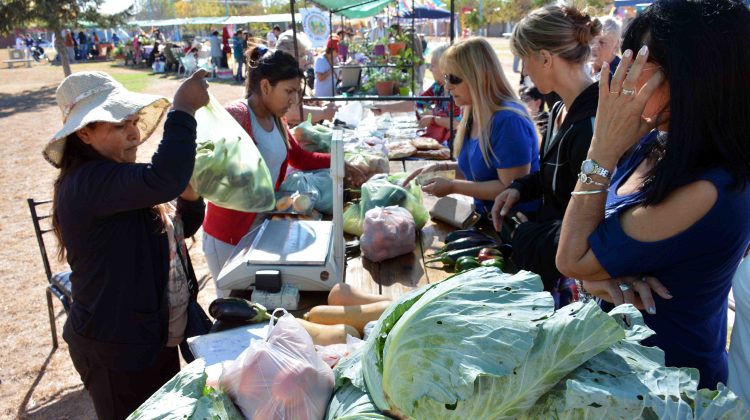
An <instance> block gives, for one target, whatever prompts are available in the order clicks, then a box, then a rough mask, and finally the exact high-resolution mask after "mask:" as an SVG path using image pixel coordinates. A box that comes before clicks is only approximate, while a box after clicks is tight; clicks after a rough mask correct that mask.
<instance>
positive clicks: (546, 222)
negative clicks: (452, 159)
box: [492, 5, 601, 305]
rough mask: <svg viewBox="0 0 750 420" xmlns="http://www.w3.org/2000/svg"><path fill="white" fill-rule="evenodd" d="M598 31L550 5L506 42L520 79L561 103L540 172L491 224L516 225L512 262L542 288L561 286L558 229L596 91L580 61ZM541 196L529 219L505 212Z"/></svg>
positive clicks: (514, 190)
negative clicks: (512, 221)
mask: <svg viewBox="0 0 750 420" xmlns="http://www.w3.org/2000/svg"><path fill="white" fill-rule="evenodd" d="M600 28H601V25H600V24H599V21H597V20H596V19H594V20H592V19H591V18H589V16H588V15H585V14H582V13H581V12H579V11H578V10H577V9H575V8H573V7H561V6H557V5H549V6H545V7H542V8H540V9H537V10H534V11H533V12H531V13H529V15H528V16H526V17H525V18H523V19H522V20H521V21H520V22H519V23H518V24H517V25H516V27H515V29H514V31H513V37H512V38H511V49H512V50H513V53H514V54H517V55H518V56H519V57H521V60H522V61H523V69H524V70H523V72H524V74H528V75H529V77H530V78H531V80H532V81H533V82H534V85H536V87H537V89H539V91H540V92H541V93H543V94H547V93H550V92H553V91H554V92H557V93H558V94H559V95H560V96H561V97H562V100H561V101H559V102H557V103H556V104H555V105H554V106H553V107H552V109H551V111H550V115H549V118H548V122H549V123H548V125H547V130H546V133H545V136H544V137H543V138H542V146H541V170H540V171H539V172H537V173H532V174H530V175H527V176H525V177H523V178H520V179H517V180H516V181H515V182H513V184H511V185H510V187H509V188H508V189H506V190H505V191H503V192H502V193H501V194H500V195H498V196H497V198H496V199H495V204H494V206H493V207H492V221H493V223H494V225H495V229H496V230H498V231H500V230H501V228H502V223H503V219H504V218H505V217H506V216H507V217H513V216H516V217H517V220H519V221H521V222H522V223H521V224H519V225H518V226H517V227H516V229H515V232H514V233H513V238H512V244H513V251H514V252H513V262H514V263H515V264H516V266H517V267H518V268H520V269H523V270H529V271H533V272H535V273H537V274H539V275H540V276H541V277H542V282H543V283H544V289H545V290H548V291H552V290H553V289H555V288H556V287H557V286H558V283H560V282H561V281H562V280H561V278H562V277H563V276H562V275H561V274H560V272H559V271H558V270H557V267H556V266H555V255H556V254H557V244H558V240H559V238H560V227H561V224H562V218H563V215H564V214H565V209H566V208H567V206H568V201H570V192H571V191H573V188H575V185H576V182H577V181H578V171H579V169H580V168H581V162H583V160H584V159H586V152H587V151H588V150H589V145H590V144H591V136H592V135H593V132H594V117H595V116H596V105H597V101H598V99H599V87H598V84H596V83H594V81H593V79H592V78H591V76H590V75H589V73H588V70H587V69H586V63H587V61H588V59H589V55H590V52H591V49H590V47H589V45H590V44H591V40H592V39H593V38H594V37H596V36H597V35H598V34H599V31H600ZM540 199H541V201H542V204H541V206H540V208H539V211H537V212H536V213H535V214H533V215H525V214H524V215H516V214H515V212H514V211H511V209H513V208H514V207H516V206H517V205H518V203H520V202H524V201H534V200H540ZM527 216H528V217H529V218H530V219H531V220H530V221H527V220H528V219H527ZM561 287H565V282H564V281H562V285H561ZM564 303H566V302H560V304H561V305H562V304H564Z"/></svg>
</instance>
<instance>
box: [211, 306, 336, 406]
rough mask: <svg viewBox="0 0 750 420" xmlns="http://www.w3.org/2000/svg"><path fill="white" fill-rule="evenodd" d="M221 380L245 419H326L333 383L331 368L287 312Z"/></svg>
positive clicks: (236, 360)
mask: <svg viewBox="0 0 750 420" xmlns="http://www.w3.org/2000/svg"><path fill="white" fill-rule="evenodd" d="M220 384H221V387H222V389H225V390H226V391H227V393H229V395H231V396H232V398H233V399H234V402H235V403H236V404H237V405H238V406H239V407H240V410H242V413H243V414H244V415H245V417H246V418H249V419H276V420H318V419H321V418H323V417H324V415H325V412H326V407H327V404H328V400H329V399H330V398H331V394H332V393H333V386H334V383H333V371H331V368H330V367H328V365H327V364H326V363H325V362H324V361H323V359H321V358H320V356H319V355H318V354H317V353H316V352H315V346H314V345H313V342H312V339H311V338H310V335H309V334H308V333H307V331H305V329H304V328H303V327H302V325H301V324H299V323H298V322H297V321H296V320H295V319H294V317H293V316H292V315H289V314H285V315H283V316H282V317H281V318H279V320H278V322H277V323H276V325H275V326H274V327H272V329H271V331H270V332H269V333H268V338H266V340H265V341H260V340H257V341H253V342H252V343H250V347H249V348H247V349H246V350H245V351H244V352H242V354H240V355H239V356H238V357H237V359H235V360H234V361H233V362H230V363H229V365H227V366H226V367H225V369H224V371H223V373H222V375H221V379H220Z"/></svg>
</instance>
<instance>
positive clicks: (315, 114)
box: [276, 29, 338, 126]
mask: <svg viewBox="0 0 750 420" xmlns="http://www.w3.org/2000/svg"><path fill="white" fill-rule="evenodd" d="M276 49H277V50H281V51H284V52H285V53H287V54H290V55H291V56H294V33H293V32H292V30H291V29H290V30H288V31H284V32H282V33H281V35H279V39H278V41H276ZM311 50H312V42H310V38H308V37H307V35H306V34H305V33H304V32H297V62H299V68H300V70H302V71H303V72H304V71H305V70H306V69H307V68H308V67H309V63H310V60H309V58H308V56H309V55H310V51H311ZM336 110H338V107H337V106H336V104H335V103H334V102H328V103H327V104H326V105H324V106H314V105H309V104H303V105H302V114H300V107H299V106H293V107H291V108H289V111H287V113H286V120H287V123H288V124H289V125H291V126H295V125H297V124H299V123H301V122H302V121H304V120H305V119H307V116H308V115H310V114H312V120H313V122H314V123H316V122H320V121H324V120H329V121H331V120H333V117H334V116H335V115H336Z"/></svg>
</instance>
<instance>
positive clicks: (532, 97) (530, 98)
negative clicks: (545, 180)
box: [518, 86, 549, 165]
mask: <svg viewBox="0 0 750 420" xmlns="http://www.w3.org/2000/svg"><path fill="white" fill-rule="evenodd" d="M518 95H519V96H520V97H521V101H522V102H523V103H524V104H525V105H526V109H528V110H529V114H531V119H533V120H534V122H535V123H536V129H537V130H538V131H539V138H540V140H543V139H544V138H545V137H547V126H548V125H549V112H547V111H545V110H544V95H542V92H539V89H537V87H536V86H532V87H527V86H524V87H522V88H521V89H520V90H519V92H518ZM543 164H544V163H542V165H543Z"/></svg>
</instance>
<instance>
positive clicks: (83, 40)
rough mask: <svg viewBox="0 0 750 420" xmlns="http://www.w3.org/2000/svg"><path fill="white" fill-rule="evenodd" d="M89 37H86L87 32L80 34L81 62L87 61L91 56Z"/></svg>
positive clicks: (79, 50) (79, 53)
mask: <svg viewBox="0 0 750 420" xmlns="http://www.w3.org/2000/svg"><path fill="white" fill-rule="evenodd" d="M88 44H89V37H88V36H86V32H84V31H80V32H78V58H79V59H80V60H86V59H88V55H89V49H88Z"/></svg>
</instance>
